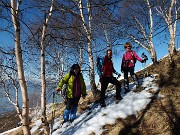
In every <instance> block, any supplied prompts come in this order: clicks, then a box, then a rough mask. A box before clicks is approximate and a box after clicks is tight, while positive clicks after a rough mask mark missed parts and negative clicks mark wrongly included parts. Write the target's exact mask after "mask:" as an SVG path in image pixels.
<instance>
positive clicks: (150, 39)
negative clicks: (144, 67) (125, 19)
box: [130, 0, 157, 63]
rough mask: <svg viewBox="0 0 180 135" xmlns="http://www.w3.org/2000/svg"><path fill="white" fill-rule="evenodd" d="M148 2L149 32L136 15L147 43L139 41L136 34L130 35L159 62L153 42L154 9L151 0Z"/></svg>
mask: <svg viewBox="0 0 180 135" xmlns="http://www.w3.org/2000/svg"><path fill="white" fill-rule="evenodd" d="M146 2H147V7H148V11H149V20H150V24H149V34H148V33H146V31H145V29H144V26H143V25H142V24H141V22H140V21H139V20H138V19H137V18H136V17H134V19H135V21H136V22H137V24H138V25H139V27H140V30H141V33H142V35H143V37H144V39H145V40H146V41H147V43H146V44H142V43H141V42H140V41H138V40H137V39H136V38H135V37H134V36H132V35H130V37H131V38H132V39H133V40H134V41H135V42H136V43H137V44H139V45H140V46H142V47H143V48H145V49H146V50H147V51H148V52H149V54H150V56H151V59H152V61H153V62H154V63H155V62H157V55H156V51H155V49H154V44H153V13H152V9H151V6H150V3H149V0H146Z"/></svg>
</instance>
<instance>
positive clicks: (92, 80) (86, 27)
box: [78, 0, 96, 96]
mask: <svg viewBox="0 0 180 135" xmlns="http://www.w3.org/2000/svg"><path fill="white" fill-rule="evenodd" d="M78 5H79V10H80V15H81V19H82V23H83V28H84V30H85V32H86V35H87V40H88V41H87V45H88V55H89V63H90V72H89V78H90V85H91V90H92V92H93V94H94V96H95V95H96V84H95V76H94V62H93V54H92V35H91V34H92V25H91V20H92V15H91V5H90V2H89V1H88V0H87V11H88V23H87V24H88V25H87V24H86V21H85V15H84V14H83V6H82V0H79V4H78Z"/></svg>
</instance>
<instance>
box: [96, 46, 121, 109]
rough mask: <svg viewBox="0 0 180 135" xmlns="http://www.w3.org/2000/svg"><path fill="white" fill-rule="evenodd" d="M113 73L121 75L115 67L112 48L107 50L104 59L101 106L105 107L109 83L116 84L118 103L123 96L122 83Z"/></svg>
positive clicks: (101, 77) (101, 79) (101, 76)
mask: <svg viewBox="0 0 180 135" xmlns="http://www.w3.org/2000/svg"><path fill="white" fill-rule="evenodd" d="M113 73H115V74H116V75H118V76H120V74H119V73H118V72H116V70H115V69H114V66H113V62H112V50H111V49H109V50H107V52H106V56H105V57H104V59H103V69H102V73H101V74H100V76H99V77H100V82H101V93H100V101H99V102H100V105H101V107H105V106H106V103H105V91H106V89H107V86H108V84H109V83H112V84H114V85H116V103H118V102H119V101H120V100H121V99H122V97H121V95H120V92H121V83H120V82H119V81H118V80H117V79H116V78H115V77H113Z"/></svg>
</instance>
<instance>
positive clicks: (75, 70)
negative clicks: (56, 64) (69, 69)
mask: <svg viewBox="0 0 180 135" xmlns="http://www.w3.org/2000/svg"><path fill="white" fill-rule="evenodd" d="M78 72H79V68H78V67H75V69H74V73H75V74H76V75H77V74H78Z"/></svg>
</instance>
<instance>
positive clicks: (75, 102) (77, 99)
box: [70, 97, 80, 122]
mask: <svg viewBox="0 0 180 135" xmlns="http://www.w3.org/2000/svg"><path fill="white" fill-rule="evenodd" d="M79 99H80V97H78V98H73V101H74V102H73V106H72V109H71V114H70V121H71V122H73V121H74V119H75V118H76V112H77V108H78V103H79Z"/></svg>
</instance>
